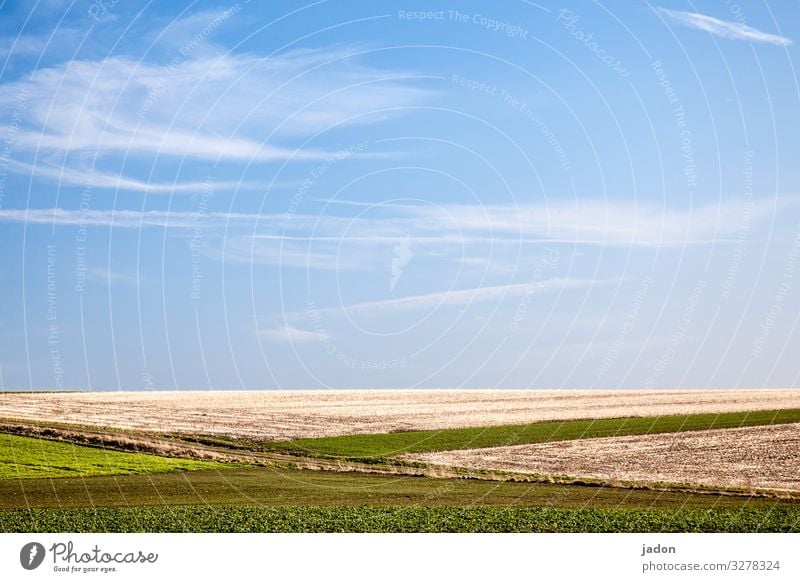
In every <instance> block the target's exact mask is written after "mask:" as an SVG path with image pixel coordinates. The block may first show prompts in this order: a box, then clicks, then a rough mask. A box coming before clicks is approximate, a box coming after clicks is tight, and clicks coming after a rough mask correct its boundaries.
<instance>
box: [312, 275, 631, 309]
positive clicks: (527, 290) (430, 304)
mask: <svg viewBox="0 0 800 582" xmlns="http://www.w3.org/2000/svg"><path fill="white" fill-rule="evenodd" d="M620 281H622V279H621V278H620V277H611V278H606V279H578V278H563V277H554V278H552V279H546V280H544V281H535V282H531V283H513V284H508V285H491V286H482V287H473V288H469V289H452V290H448V291H437V292H434V293H423V294H419V295H407V296H403V297H397V298H393V299H383V300H379V301H367V302H362V303H355V304H352V305H347V306H344V307H333V308H325V309H319V310H318V311H319V312H320V313H330V314H335V313H349V314H351V315H380V314H384V315H385V314H387V313H388V312H391V311H417V310H421V309H435V308H437V307H440V306H442V307H464V306H468V305H471V304H473V303H481V302H485V301H502V300H504V299H509V298H513V297H520V296H524V295H533V294H537V293H543V292H548V291H562V290H567V289H581V288H588V287H593V286H595V285H601V284H612V283H619V282H620Z"/></svg>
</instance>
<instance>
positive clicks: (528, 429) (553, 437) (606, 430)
mask: <svg viewBox="0 0 800 582" xmlns="http://www.w3.org/2000/svg"><path fill="white" fill-rule="evenodd" d="M794 422H800V409H784V410H761V411H755V412H729V413H722V414H693V415H689V416H686V415H680V416H657V417H645V418H609V419H596V420H570V421H556V422H538V423H533V424H520V425H510V426H490V427H479V428H457V429H445V430H423V431H411V432H396V433H386V434H367V435H351V436H338V437H326V438H315V439H298V440H292V441H285V442H277V443H269V444H267V445H265V446H266V447H267V448H269V449H273V450H280V451H286V452H291V453H294V454H298V455H318V456H327V457H343V458H350V459H359V460H370V459H371V460H379V459H380V458H381V457H387V456H391V455H398V454H402V453H427V452H435V451H448V450H455V449H473V448H476V449H477V448H485V447H501V446H508V445H524V444H535V443H543V442H548V441H563V440H573V439H588V438H597V437H609V436H628V435H641V434H656V433H668V432H683V431H696V430H709V429H717V428H740V427H745V426H761V425H772V424H787V423H794Z"/></svg>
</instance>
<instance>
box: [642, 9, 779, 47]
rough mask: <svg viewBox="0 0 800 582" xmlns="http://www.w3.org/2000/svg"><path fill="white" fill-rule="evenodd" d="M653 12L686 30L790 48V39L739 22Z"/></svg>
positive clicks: (662, 11)
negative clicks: (692, 29)
mask: <svg viewBox="0 0 800 582" xmlns="http://www.w3.org/2000/svg"><path fill="white" fill-rule="evenodd" d="M655 11H656V12H657V13H659V14H662V15H664V16H666V17H667V18H669V19H670V20H671V21H672V22H674V23H676V24H679V25H681V26H685V27H687V28H694V29H696V30H702V31H705V32H708V33H710V34H713V35H714V36H718V37H720V38H728V39H734V40H747V41H751V42H762V43H767V44H774V45H778V46H790V45H791V44H792V42H793V41H792V39H790V38H786V37H784V36H779V35H777V34H770V33H768V32H763V31H761V30H758V29H757V28H753V27H752V26H747V25H746V24H744V23H741V22H730V21H727V20H719V19H718V18H714V17H713V16H706V15H705V14H699V13H697V12H685V11H682V10H669V9H667V8H660V7H657V8H655Z"/></svg>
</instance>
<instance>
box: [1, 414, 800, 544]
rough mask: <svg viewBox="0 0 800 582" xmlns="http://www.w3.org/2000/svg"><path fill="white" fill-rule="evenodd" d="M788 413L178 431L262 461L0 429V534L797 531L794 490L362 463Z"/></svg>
mask: <svg viewBox="0 0 800 582" xmlns="http://www.w3.org/2000/svg"><path fill="white" fill-rule="evenodd" d="M790 422H800V410H772V411H762V412H748V413H728V414H700V415H691V416H664V417H657V418H622V419H602V420H577V421H566V422H541V423H535V424H526V425H517V426H494V427H485V428H467V429H450V430H437V431H415V432H399V433H391V434H377V435H360V436H343V437H331V438H320V439H302V440H295V441H288V442H277V443H276V442H267V443H264V442H255V441H247V440H244V439H231V438H224V437H219V438H217V437H214V438H207V437H199V438H192V437H191V436H190V435H185V437H184V439H185V440H184V443H185V445H186V446H189V445H190V444H191V442H192V441H193V440H194V441H195V442H196V443H197V444H195V445H194V446H195V447H197V450H198V451H200V452H212V453H213V452H215V451H216V452H225V451H226V450H227V451H228V453H229V454H231V455H235V454H236V453H237V451H238V452H239V453H240V454H239V455H238V457H241V458H243V459H247V458H248V457H247V455H250V457H251V458H252V459H253V460H254V462H258V463H261V464H264V465H266V466H264V467H254V466H253V465H245V464H241V463H240V464H236V463H225V464H222V463H213V462H207V461H197V460H193V459H182V458H168V457H161V456H158V455H155V454H144V453H136V452H121V451H112V450H105V449H103V448H98V447H91V446H79V445H75V444H70V443H65V442H56V441H50V440H42V439H38V438H29V437H22V436H16V435H14V436H12V435H6V434H0V531H5V532H38V531H79V532H93V531H133V532H135V531H148V532H171V531H178V532H180V531H195V532H205V531H209V532H211V531H218V532H228V531H272V532H298V531H318V532H327V531H349V532H367V531H368V532H411V531H414V532H417V531H430V532H448V531H480V532H505V531H509V532H511V531H542V532H551V531H552V532H557V531H558V532H594V531H598V532H659V531H664V532H666V531H718V532H723V531H724V532H756V531H758V532H761V531H773V532H787V531H800V499H799V498H797V497H793V498H792V497H786V498H780V497H775V496H755V495H747V494H744V493H741V492H736V491H733V490H731V491H725V492H710V491H707V490H703V489H702V488H695V489H692V490H681V489H677V488H673V489H670V490H663V491H660V490H654V489H648V488H641V487H634V486H629V487H612V486H604V485H602V484H599V483H588V482H585V481H584V482H579V481H576V482H571V483H559V482H516V481H514V480H508V479H507V477H506V478H505V479H506V480H499V479H500V477H499V476H497V475H494V476H493V475H488V474H486V475H472V476H471V477H470V478H433V477H422V476H412V475H407V474H380V473H375V472H374V471H376V470H377V471H384V472H385V471H387V470H395V471H405V472H408V471H409V470H411V471H413V472H419V469H417V468H413V467H412V468H409V467H398V466H394V465H397V463H398V461H397V460H396V459H394V458H393V455H397V454H400V453H405V452H425V451H440V450H449V449H463V448H478V447H489V446H503V445H512V444H523V443H539V442H547V441H554V440H567V439H582V438H593V437H600V436H619V435H633V434H653V433H663V432H676V431H686V430H705V429H710V428H731V427H741V426H755V425H770V424H781V423H790ZM39 428H41V427H39ZM75 430H76V429H73V433H58V431H57V430H54V431H53V432H52V433H51V434H50V436H51V437H53V436H57V435H59V434H60V437H59V438H73V439H75V438H77V439H79V438H84V437H81V433H80V431H77V432H75ZM85 430H87V431H90V433H87V434H89V437H86V438H99V437H107V440H106V441H104V442H108V443H110V444H114V443H117V444H115V445H114V446H120V447H122V448H125V444H124V443H126V442H129V441H130V437H133V436H136V435H133V434H131V435H128V434H127V433H119V434H117V433H115V431H114V430H113V429H97V428H95V429H90V428H88V427H87V428H86V429H85ZM91 431H93V432H91ZM68 435H73V436H68ZM117 437H119V438H117ZM146 437H147V435H145V434H142V435H138V437H137V438H140V439H145V440H146ZM126 438H127V439H128V440H127V441H126V440H125V439H126ZM170 438H172V439H178V437H177V436H174V435H173V436H172V437H170ZM115 439H116V440H115ZM142 442H144V441H142ZM169 442H180V441H179V440H174V441H169ZM154 450H157V449H154ZM285 453H291V455H293V456H287V455H285ZM300 457H304V458H305V459H304V460H303V459H301V458H300ZM314 459H317V461H316V463H317V468H321V469H324V468H331V469H333V468H335V469H337V470H310V469H308V468H306V469H300V468H295V467H300V466H304V467H309V466H310V465H309V464H308V462H309V461H311V460H314ZM330 459H338V460H335V461H334V460H330ZM301 461H303V463H305V464H303V463H301ZM356 461H361V462H363V461H368V462H369V464H367V465H364V464H359V463H357V462H356ZM381 465H383V466H381ZM355 469H359V470H358V471H356V470H355ZM365 470H369V471H373V472H365ZM449 474H450V475H453V473H452V472H451V473H449ZM54 477H58V478H54ZM477 477H481V478H480V479H479V478H477ZM492 479H498V480H492Z"/></svg>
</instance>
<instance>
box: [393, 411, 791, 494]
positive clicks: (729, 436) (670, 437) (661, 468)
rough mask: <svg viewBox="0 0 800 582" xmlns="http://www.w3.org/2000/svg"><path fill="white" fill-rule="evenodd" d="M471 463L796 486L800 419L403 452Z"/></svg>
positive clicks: (612, 476) (615, 476)
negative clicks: (749, 425) (686, 430)
mask: <svg viewBox="0 0 800 582" xmlns="http://www.w3.org/2000/svg"><path fill="white" fill-rule="evenodd" d="M406 458H409V459H413V460H417V461H423V462H427V463H432V464H435V465H446V466H450V467H468V468H471V469H490V470H503V471H514V472H521V473H537V474H544V475H567V476H570V477H591V478H595V479H603V480H613V481H641V482H648V483H653V482H660V483H681V484H692V485H707V486H712V487H744V488H748V489H749V488H757V489H781V490H792V491H800V424H784V425H775V426H754V427H747V428H733V429H720V430H707V431H698V432H685V433H666V434H656V435H645V436H629V437H608V438H597V439H586V440H576V441H564V442H553V443H543V444H538V445H518V446H509V447H495V448H487V449H469V450H461V451H447V452H442V453H423V454H416V455H407V456H406Z"/></svg>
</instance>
